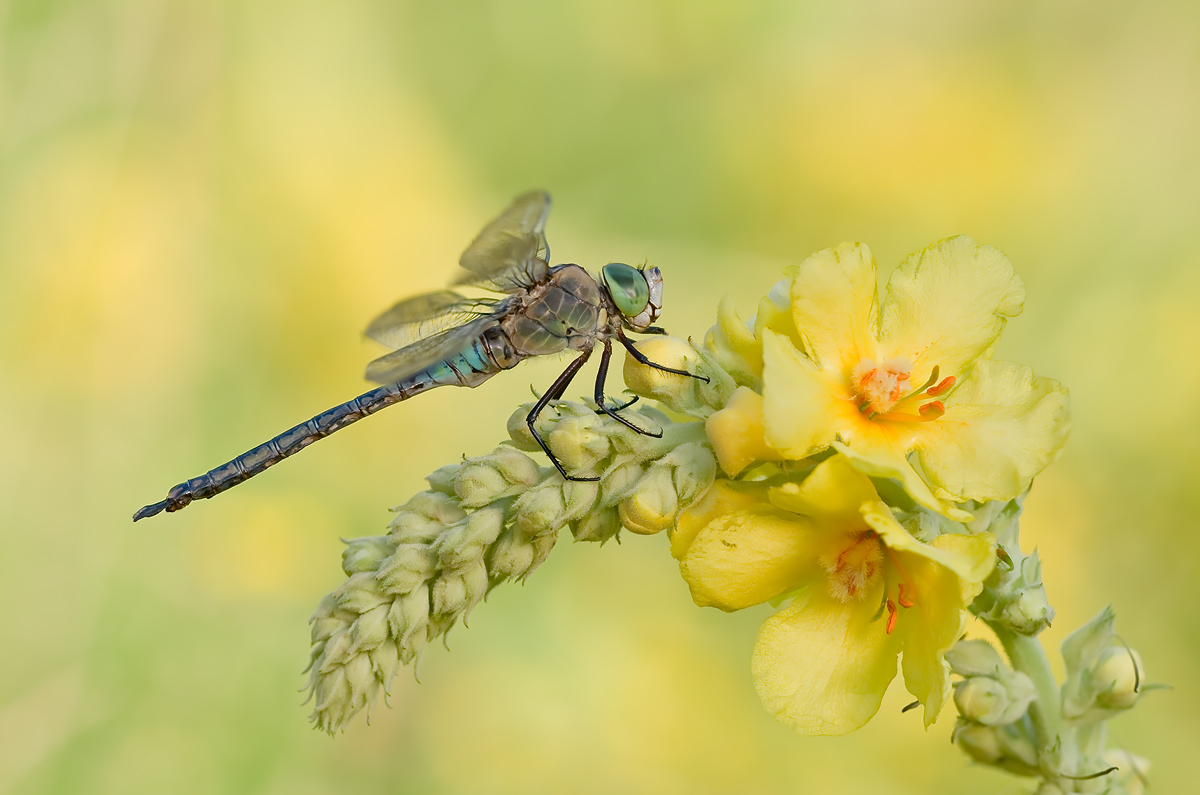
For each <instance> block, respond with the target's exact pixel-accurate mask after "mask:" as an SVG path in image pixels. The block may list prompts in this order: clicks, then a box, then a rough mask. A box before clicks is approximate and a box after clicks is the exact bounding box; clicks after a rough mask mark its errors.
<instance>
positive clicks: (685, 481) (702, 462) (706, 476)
mask: <svg viewBox="0 0 1200 795" xmlns="http://www.w3.org/2000/svg"><path fill="white" fill-rule="evenodd" d="M664 460H670V461H671V463H673V464H674V465H675V492H676V494H678V496H679V502H681V503H682V504H684V505H689V504H691V503H692V502H694V501H695V500H696V499H698V498H699V497H700V495H702V494H703V493H704V492H706V491H708V487H709V486H711V485H712V483H713V480H714V479H715V478H716V476H717V459H716V457H715V456H714V455H713V453H712V450H710V449H709V448H708V447H707V446H705V445H702V444H700V443H698V442H689V443H688V444H685V445H681V446H679V447H677V448H675V451H674V452H672V453H671V455H669V456H667V459H664Z"/></svg>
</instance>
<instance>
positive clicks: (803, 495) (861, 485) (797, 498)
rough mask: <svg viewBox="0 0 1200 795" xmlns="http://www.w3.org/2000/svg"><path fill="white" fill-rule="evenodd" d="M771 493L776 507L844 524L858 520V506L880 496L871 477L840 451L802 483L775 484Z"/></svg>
mask: <svg viewBox="0 0 1200 795" xmlns="http://www.w3.org/2000/svg"><path fill="white" fill-rule="evenodd" d="M770 496H771V503H772V504H774V505H775V507H777V508H782V509H783V510H785V511H791V512H792V513H798V514H801V515H804V516H810V517H812V518H814V519H817V520H820V521H822V522H830V523H836V524H842V525H846V524H858V522H859V520H860V518H861V514H860V513H859V506H861V505H862V504H863V503H864V502H874V501H876V500H878V499H879V495H878V494H877V493H876V492H875V486H874V485H872V484H871V479H870V478H868V477H867V476H866V475H864V474H862V473H861V472H858V471H857V470H855V469H854V467H853V466H852V465H851V464H850V462H849V461H848V460H847V459H846V457H845V456H840V455H835V456H832V457H830V458H827V459H825V460H824V461H822V462H821V463H820V464H818V465H817V466H816V468H815V469H813V471H812V472H811V473H810V474H809V476H808V477H806V478H805V479H804V480H803V481H801V482H800V483H784V484H783V485H781V486H776V487H774V488H772V489H771V491H770Z"/></svg>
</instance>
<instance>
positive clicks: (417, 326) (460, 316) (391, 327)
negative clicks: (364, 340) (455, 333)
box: [363, 290, 498, 348]
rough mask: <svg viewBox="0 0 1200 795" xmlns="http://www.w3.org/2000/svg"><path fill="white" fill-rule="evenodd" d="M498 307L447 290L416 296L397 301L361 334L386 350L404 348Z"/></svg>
mask: <svg viewBox="0 0 1200 795" xmlns="http://www.w3.org/2000/svg"><path fill="white" fill-rule="evenodd" d="M497 306H498V302H496V301H489V300H481V299H476V298H467V297H465V296H462V295H459V294H458V293H455V292H452V291H450V290H439V291H438V292H435V293H425V294H424V295H415V296H413V297H412V298H405V299H404V300H403V301H399V302H398V303H396V305H395V306H393V307H392V308H391V309H389V310H387V311H386V312H384V313H383V314H381V315H380V316H379V317H377V318H375V319H374V320H372V321H371V324H370V325H369V326H367V328H366V331H364V332H363V334H365V335H366V336H368V337H370V338H371V339H373V340H375V341H376V342H382V343H383V344H384V345H386V346H388V347H389V348H404V347H407V346H409V345H412V344H413V343H414V342H417V341H418V340H421V339H424V338H426V337H431V336H433V335H435V334H440V333H441V332H443V331H446V330H448V329H451V328H454V327H456V326H462V325H465V324H467V323H470V322H471V321H472V320H475V319H477V318H479V317H482V316H484V315H492V314H495V313H496V311H497Z"/></svg>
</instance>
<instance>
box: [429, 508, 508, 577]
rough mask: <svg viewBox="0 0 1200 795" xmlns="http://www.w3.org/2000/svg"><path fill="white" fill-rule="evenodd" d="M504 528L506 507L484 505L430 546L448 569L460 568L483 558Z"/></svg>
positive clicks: (439, 560) (442, 565)
mask: <svg viewBox="0 0 1200 795" xmlns="http://www.w3.org/2000/svg"><path fill="white" fill-rule="evenodd" d="M502 529H504V509H502V508H498V507H491V508H480V509H479V510H478V511H475V512H473V513H472V514H471V515H470V516H469V517H467V520H466V521H465V522H459V523H458V524H456V525H453V526H452V527H450V528H447V530H446V532H444V533H442V534H441V535H440V536H438V537H437V539H436V540H435V541H434V542H433V543H432V544H430V545H429V550H430V552H431V553H432V554H433V555H434V556H435V557H436V558H437V561H438V565H439V566H441V567H442V568H444V569H459V568H462V567H464V566H468V565H470V564H472V563H474V562H475V561H478V560H480V559H482V558H483V553H484V551H485V550H486V549H487V547H488V545H489V544H491V543H492V542H493V541H495V540H496V537H497V536H499V535H500V531H501V530H502Z"/></svg>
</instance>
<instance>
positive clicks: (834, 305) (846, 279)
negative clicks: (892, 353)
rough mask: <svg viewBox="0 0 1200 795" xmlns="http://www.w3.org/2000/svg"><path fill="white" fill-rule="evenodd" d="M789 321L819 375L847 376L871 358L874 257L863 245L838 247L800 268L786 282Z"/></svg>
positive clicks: (875, 310)
mask: <svg viewBox="0 0 1200 795" xmlns="http://www.w3.org/2000/svg"><path fill="white" fill-rule="evenodd" d="M792 318H793V320H794V321H795V324H796V330H797V331H798V332H799V333H800V338H801V339H802V340H803V342H804V345H803V348H802V350H804V352H805V353H807V354H808V356H809V358H811V359H812V360H813V363H814V364H816V365H817V366H818V367H819V368H821V369H822V370H825V371H827V372H831V373H837V374H840V375H842V376H843V377H846V376H849V374H850V371H851V370H853V369H854V367H855V365H857V364H858V363H859V362H860V361H862V360H863V359H873V358H875V347H876V346H875V336H876V334H877V332H878V330H879V296H878V290H877V288H876V285H875V258H874V257H872V256H871V249H869V248H868V247H867V246H866V245H864V244H863V243H842V244H841V245H838V246H834V247H833V248H827V249H825V250H824V251H818V252H817V253H816V254H813V255H812V256H811V257H809V258H808V259H806V260H804V261H803V262H801V263H800V267H799V268H797V269H796V276H795V278H794V279H793V280H792Z"/></svg>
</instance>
